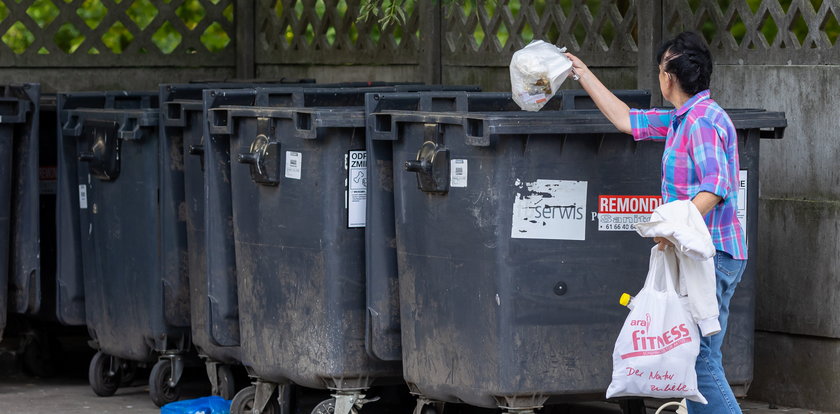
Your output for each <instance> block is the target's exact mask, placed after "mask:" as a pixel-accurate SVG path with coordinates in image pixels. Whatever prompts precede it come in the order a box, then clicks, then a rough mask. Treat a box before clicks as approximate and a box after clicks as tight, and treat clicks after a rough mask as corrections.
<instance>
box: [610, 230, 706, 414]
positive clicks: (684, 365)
mask: <svg viewBox="0 0 840 414" xmlns="http://www.w3.org/2000/svg"><path fill="white" fill-rule="evenodd" d="M677 272H679V270H678V267H677V262H676V255H675V253H674V249H673V247H667V248H666V249H665V250H664V251H660V250H659V248H658V247H657V246H653V248H652V249H651V252H650V268H649V270H648V275H647V280H645V286H644V287H643V288H642V290H641V291H640V292H639V293H638V294H637V295H636V297H635V298H634V299H633V301H632V302H631V304H630V306H631V310H630V315H628V316H627V320H625V321H624V326H623V327H622V328H621V333H619V334H618V339H617V340H616V341H615V350H614V351H613V375H612V382H611V383H610V386H609V388H608V389H607V398H611V397H624V396H641V397H653V398H687V399H689V400H692V401H697V402H699V403H703V404H706V399H705V398H704V397H703V395H701V394H700V391H699V390H698V389H697V373H696V372H695V370H694V365H695V363H696V361H697V354H699V353H700V333H699V332H698V330H697V325H696V324H695V323H694V321H693V319H692V318H691V315H690V314H689V313H688V311H687V310H686V308H685V305H684V304H683V303H682V301H681V300H680V297H679V296H678V295H677V292H676V290H675V289H674V279H675V278H676V276H677Z"/></svg>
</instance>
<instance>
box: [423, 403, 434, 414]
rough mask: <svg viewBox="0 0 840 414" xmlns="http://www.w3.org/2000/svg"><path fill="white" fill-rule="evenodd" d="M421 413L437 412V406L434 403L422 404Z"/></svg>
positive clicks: (432, 413) (431, 413)
mask: <svg viewBox="0 0 840 414" xmlns="http://www.w3.org/2000/svg"><path fill="white" fill-rule="evenodd" d="M420 413H421V414H438V410H437V407H435V405H434V404H426V405H424V406H423V409H422V410H420Z"/></svg>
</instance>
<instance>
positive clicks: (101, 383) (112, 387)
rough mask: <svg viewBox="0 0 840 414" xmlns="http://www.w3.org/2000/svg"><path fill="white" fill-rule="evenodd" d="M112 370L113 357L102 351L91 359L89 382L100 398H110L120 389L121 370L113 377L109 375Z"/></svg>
mask: <svg viewBox="0 0 840 414" xmlns="http://www.w3.org/2000/svg"><path fill="white" fill-rule="evenodd" d="M110 369H111V357H110V356H109V355H105V354H103V353H102V352H101V351H100V352H97V353H96V355H94V356H93V358H91V360H90V367H89V368H88V382H90V387H91V388H93V392H94V393H95V394H96V395H98V396H100V397H110V396H112V395H114V393H115V392H117V388H119V387H120V372H119V369H117V371H116V372H115V373H114V374H113V375H108V371H110Z"/></svg>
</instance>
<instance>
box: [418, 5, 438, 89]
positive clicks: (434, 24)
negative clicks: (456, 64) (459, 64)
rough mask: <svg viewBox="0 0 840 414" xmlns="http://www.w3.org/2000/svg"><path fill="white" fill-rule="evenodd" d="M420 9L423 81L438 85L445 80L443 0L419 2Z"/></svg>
mask: <svg viewBox="0 0 840 414" xmlns="http://www.w3.org/2000/svg"><path fill="white" fill-rule="evenodd" d="M419 6H420V7H421V11H420V41H421V44H422V45H423V46H422V50H421V53H420V69H421V70H422V72H423V77H422V79H423V82H425V83H426V84H429V85H438V84H440V83H442V81H443V79H442V78H443V62H441V56H442V55H441V45H442V43H443V30H442V29H441V21H442V19H443V7H444V6H443V3H442V1H441V0H434V1H428V0H425V1H422V2H419Z"/></svg>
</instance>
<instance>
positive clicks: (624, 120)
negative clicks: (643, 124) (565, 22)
mask: <svg viewBox="0 0 840 414" xmlns="http://www.w3.org/2000/svg"><path fill="white" fill-rule="evenodd" d="M566 57H567V58H569V60H571V61H572V71H571V73H570V74H569V75H570V77H572V78H573V79H574V76H572V74H575V75H577V76H579V77H580V78H579V79H577V80H578V81H579V82H580V86H581V87H582V88H583V89H584V90H585V91H586V93H588V94H589V96H590V97H591V98H592V100H593V101H594V102H595V105H596V106H597V107H598V109H600V110H601V112H603V113H604V115H605V116H606V117H607V119H609V120H610V122H612V124H613V125H615V127H616V128H618V130H619V131H621V132H624V133H627V134H629V133H631V132H632V130H631V129H630V108H629V107H628V106H627V104H626V103H624V102H622V101H621V99H618V97H616V96H615V95H614V94H613V93H612V92H610V90H609V89H607V87H606V86H604V84H603V83H601V81H600V80H598V77H597V76H595V74H593V73H592V72H590V71H589V68H588V67H586V64H585V63H583V61H581V60H580V59H578V57H577V56H575V55H573V54H571V53H566Z"/></svg>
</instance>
